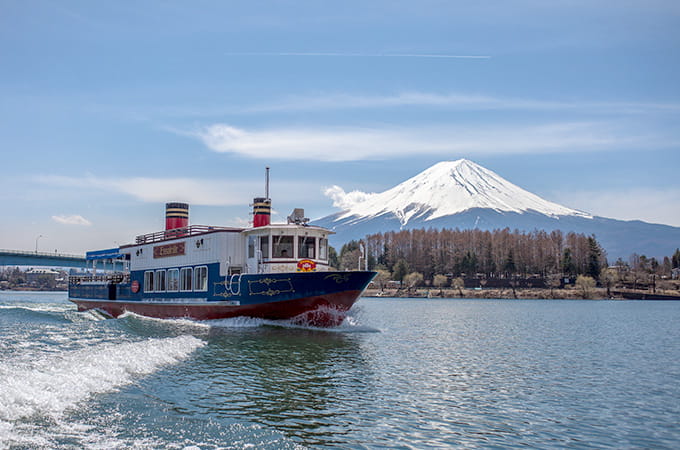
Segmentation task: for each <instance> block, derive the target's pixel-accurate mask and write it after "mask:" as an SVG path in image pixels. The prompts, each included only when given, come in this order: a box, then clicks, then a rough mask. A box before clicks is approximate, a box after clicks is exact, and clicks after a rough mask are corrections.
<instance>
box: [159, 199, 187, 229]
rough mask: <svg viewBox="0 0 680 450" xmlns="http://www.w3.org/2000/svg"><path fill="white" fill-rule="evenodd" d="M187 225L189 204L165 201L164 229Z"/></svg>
mask: <svg viewBox="0 0 680 450" xmlns="http://www.w3.org/2000/svg"><path fill="white" fill-rule="evenodd" d="M188 226H189V204H188V203H176V202H173V203H166V204H165V230H166V231H167V230H174V229H176V228H186V227H188Z"/></svg>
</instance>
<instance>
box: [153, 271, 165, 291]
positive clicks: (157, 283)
mask: <svg viewBox="0 0 680 450" xmlns="http://www.w3.org/2000/svg"><path fill="white" fill-rule="evenodd" d="M153 290H154V291H156V292H163V291H165V270H157V271H156V276H155V278H154V280H153Z"/></svg>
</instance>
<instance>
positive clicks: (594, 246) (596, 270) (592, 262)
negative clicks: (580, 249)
mask: <svg viewBox="0 0 680 450" xmlns="http://www.w3.org/2000/svg"><path fill="white" fill-rule="evenodd" d="M601 257H602V249H601V248H600V245H599V244H598V243H597V241H596V240H595V238H594V237H592V236H591V237H589V238H588V265H587V267H586V275H588V276H589V277H592V278H593V279H595V280H597V279H599V278H600V270H601V268H600V258H601Z"/></svg>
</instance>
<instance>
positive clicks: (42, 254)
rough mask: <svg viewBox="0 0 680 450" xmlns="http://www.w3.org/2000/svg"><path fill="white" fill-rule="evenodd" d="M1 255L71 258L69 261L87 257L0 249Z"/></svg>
mask: <svg viewBox="0 0 680 450" xmlns="http://www.w3.org/2000/svg"><path fill="white" fill-rule="evenodd" d="M0 253H3V254H6V255H17V256H40V257H48V258H55V257H56V258H69V259H83V260H84V259H85V255H74V254H69V253H56V252H55V253H50V252H31V251H25V250H6V249H0Z"/></svg>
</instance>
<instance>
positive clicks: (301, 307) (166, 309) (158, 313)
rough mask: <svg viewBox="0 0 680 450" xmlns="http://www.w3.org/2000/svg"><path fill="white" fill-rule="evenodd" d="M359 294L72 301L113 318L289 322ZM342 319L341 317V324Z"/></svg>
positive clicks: (341, 306) (343, 304) (343, 306)
mask: <svg viewBox="0 0 680 450" xmlns="http://www.w3.org/2000/svg"><path fill="white" fill-rule="evenodd" d="M360 295H361V291H358V290H354V291H344V292H337V293H334V294H324V295H319V296H311V297H303V298H298V299H294V300H285V301H278V302H268V303H259V304H254V305H229V304H227V302H205V303H192V304H189V303H186V304H181V303H161V302H144V301H127V302H126V301H109V300H85V299H76V298H74V299H71V301H72V302H73V303H75V304H77V305H78V311H86V310H88V309H101V310H103V311H106V312H107V313H108V314H110V315H111V316H113V317H118V316H120V315H121V314H123V313H125V312H132V313H135V314H140V315H143V316H147V317H157V318H160V319H170V318H180V317H183V318H191V319H196V320H213V319H226V318H229V317H238V316H246V317H258V318H262V319H274V320H277V319H291V318H294V317H297V316H300V315H302V314H305V313H313V312H314V311H316V310H319V309H320V308H321V309H324V308H330V309H334V310H337V311H338V312H346V311H347V310H349V309H350V308H351V307H352V305H353V304H354V302H355V301H356V300H357V298H359V296H360ZM341 320H342V318H340V321H341Z"/></svg>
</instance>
